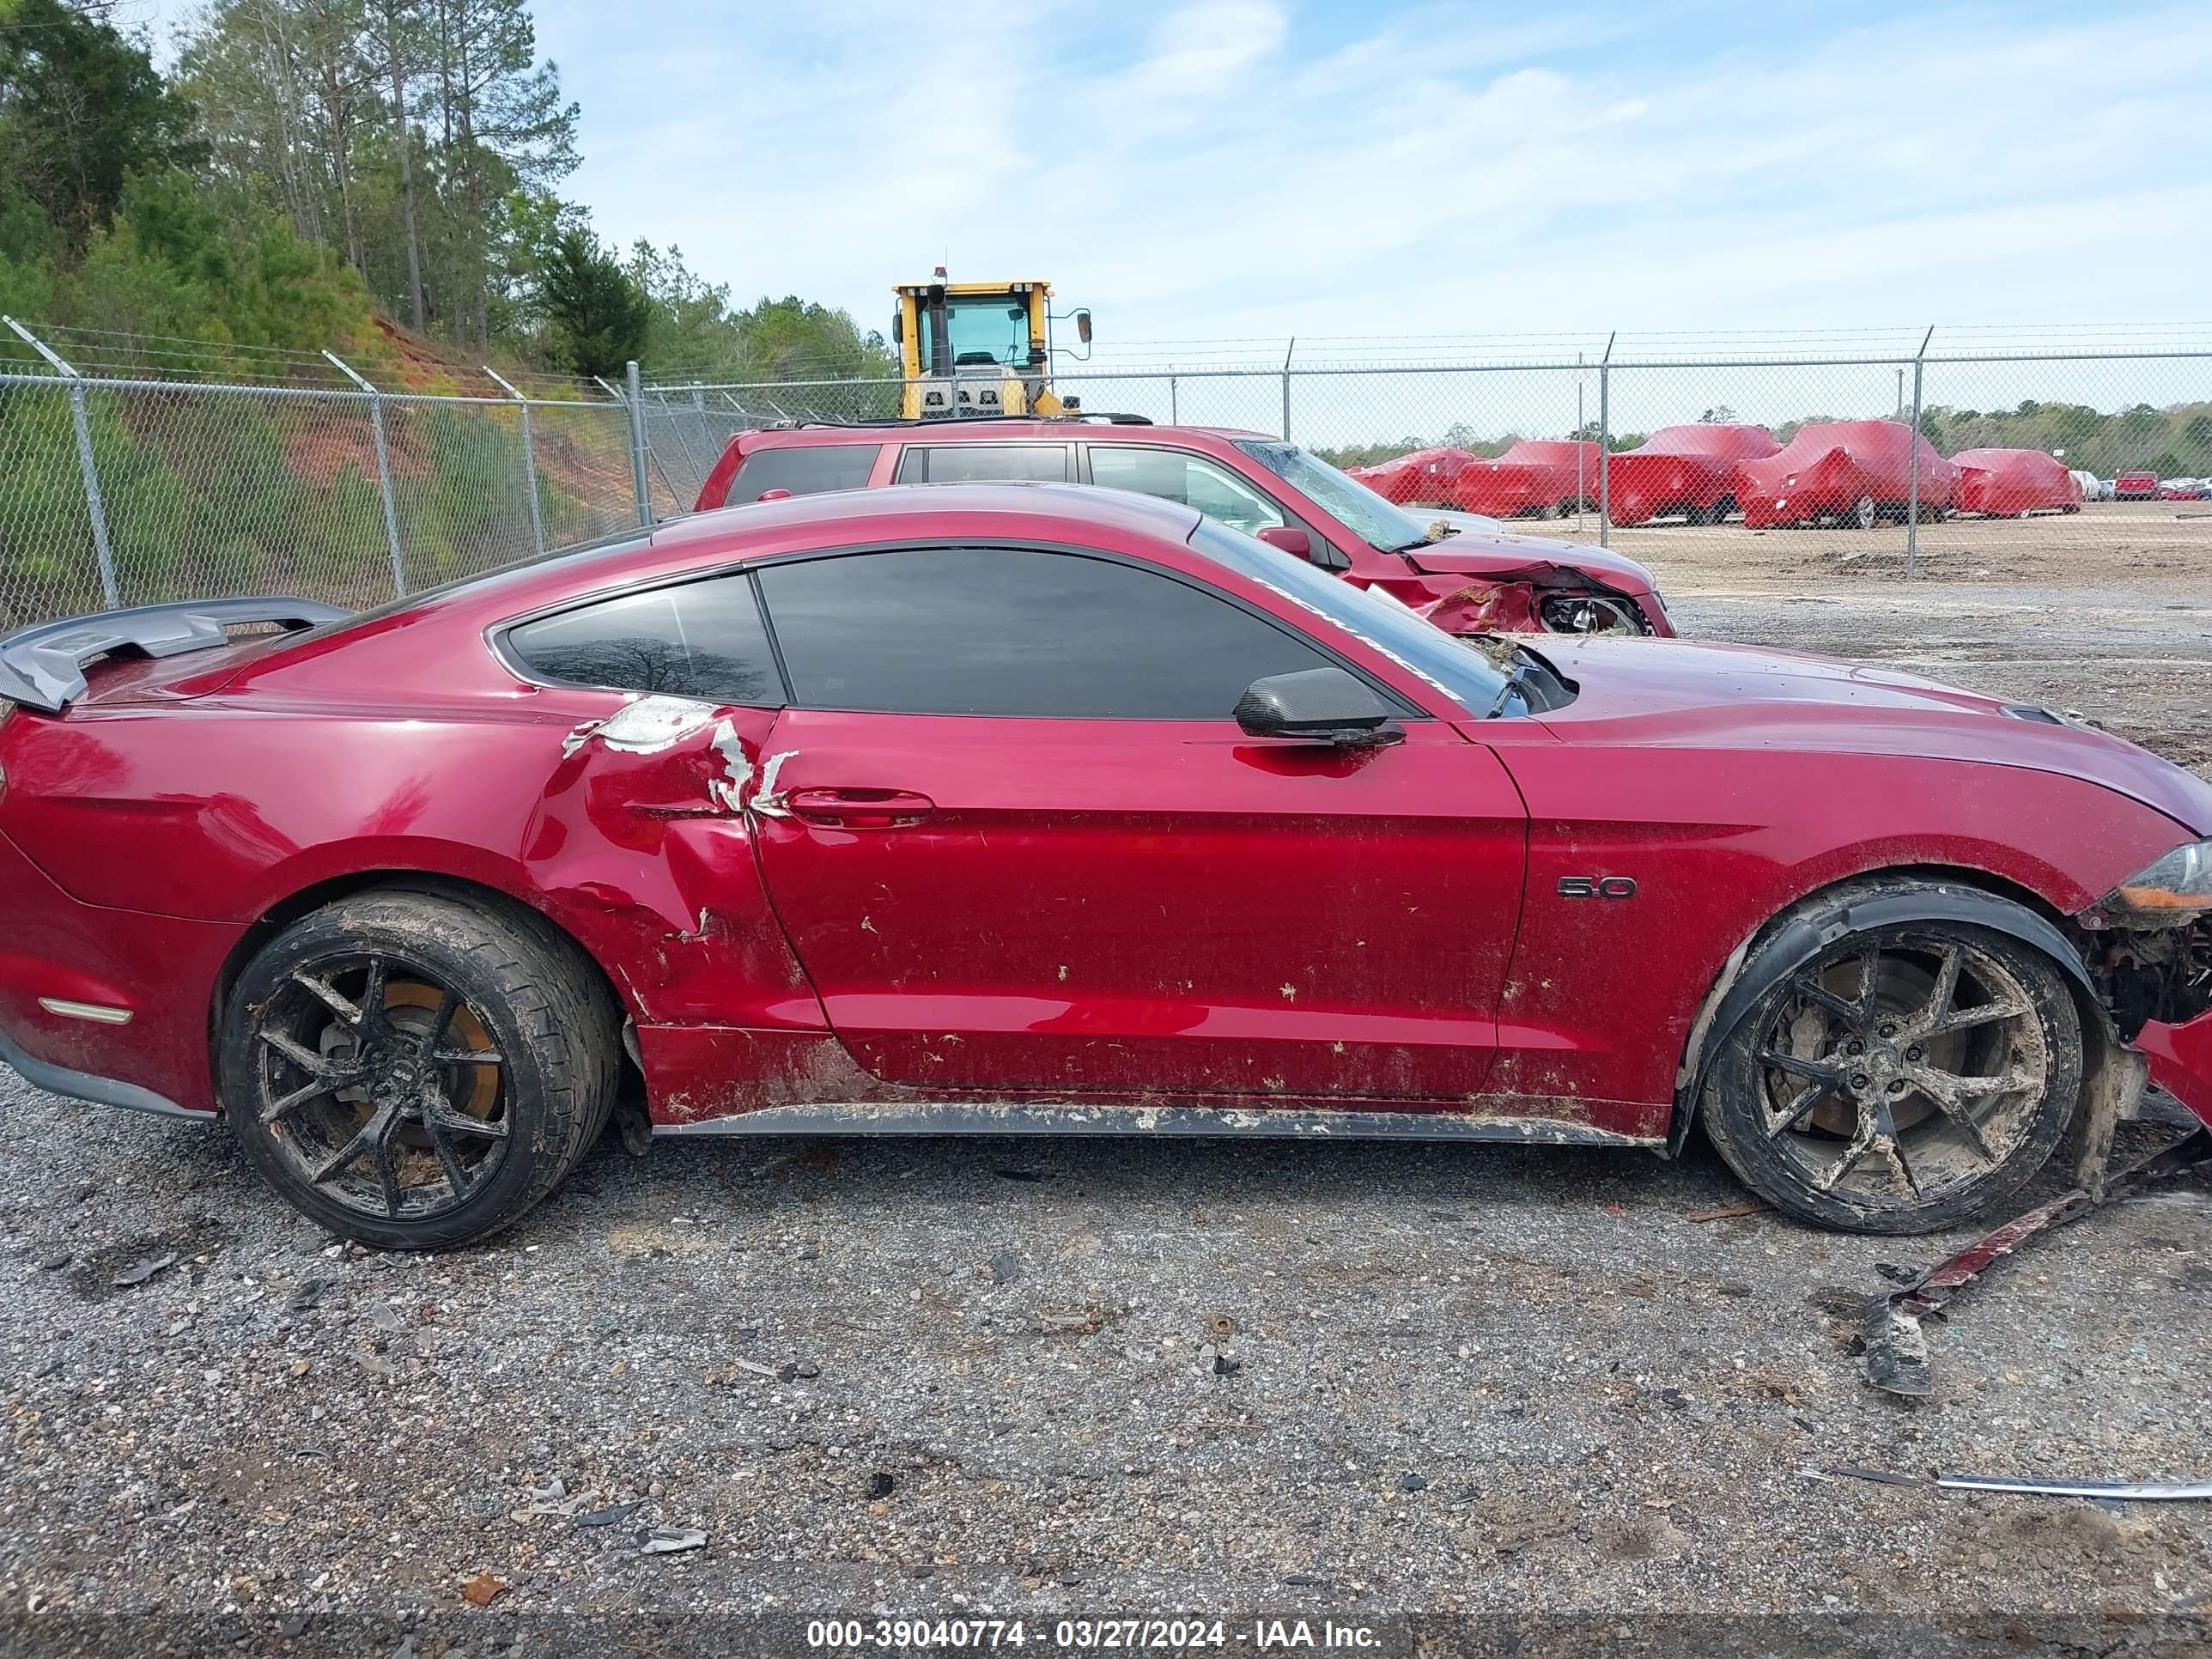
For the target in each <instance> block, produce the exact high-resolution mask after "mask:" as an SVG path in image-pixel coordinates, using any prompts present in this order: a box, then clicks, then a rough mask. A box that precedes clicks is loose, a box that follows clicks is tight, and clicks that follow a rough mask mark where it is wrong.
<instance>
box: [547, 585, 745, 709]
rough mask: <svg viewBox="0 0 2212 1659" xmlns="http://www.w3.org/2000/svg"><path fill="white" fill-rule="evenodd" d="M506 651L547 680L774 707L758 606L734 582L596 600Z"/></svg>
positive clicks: (553, 620) (553, 619)
mask: <svg viewBox="0 0 2212 1659" xmlns="http://www.w3.org/2000/svg"><path fill="white" fill-rule="evenodd" d="M507 649H508V650H509V651H511V652H512V653H513V654H514V656H515V658H516V659H517V660H519V661H520V662H521V663H522V664H523V665H525V666H526V667H528V668H529V669H530V670H531V671H532V672H534V673H537V674H541V675H543V676H544V678H547V679H549V680H564V681H567V682H568V683H570V684H576V685H603V686H606V687H608V688H610V689H611V690H617V691H658V692H663V693H665V694H666V695H668V696H676V697H697V698H700V699H702V701H705V702H750V703H779V702H782V701H783V684H782V682H781V680H780V679H779V678H777V676H776V671H775V657H774V655H773V654H772V653H770V652H769V645H768V632H767V630H766V629H764V628H763V627H762V625H761V617H760V606H759V605H757V603H756V602H755V601H754V599H753V589H752V584H751V583H750V581H748V580H746V579H745V578H744V576H741V575H739V576H715V577H712V578H710V579H708V580H706V581H698V582H686V583H685V584H684V586H680V587H663V588H656V589H655V590H653V592H649V593H631V594H627V595H625V596H623V598H621V599H603V600H601V601H600V602H599V604H597V605H583V606H581V607H580V608H578V609H577V610H574V611H562V613H561V614H560V615H559V616H557V617H544V618H543V619H542V620H540V621H538V622H533V623H523V624H522V626H521V627H520V628H515V629H509V630H508V632H507Z"/></svg>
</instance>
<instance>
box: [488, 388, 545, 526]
mask: <svg viewBox="0 0 2212 1659" xmlns="http://www.w3.org/2000/svg"><path fill="white" fill-rule="evenodd" d="M483 372H484V373H485V374H488V375H490V377H491V380H492V383H493V384H494V385H495V386H498V387H499V389H500V390H501V392H505V393H507V396H508V397H510V398H513V399H514V401H515V402H516V403H517V404H520V406H521V409H522V484H523V488H524V489H527V490H528V491H529V492H530V540H531V544H532V546H534V547H535V548H537V550H538V551H539V552H540V553H543V552H544V550H545V515H544V512H543V511H542V510H541V509H540V508H539V507H538V453H537V451H536V450H535V449H533V448H532V447H531V441H530V399H529V398H526V397H524V396H523V395H522V394H521V393H520V392H517V391H516V390H515V389H514V388H513V386H509V385H508V384H507V382H506V381H505V380H501V379H500V378H499V376H498V375H496V374H492V370H491V365H490V364H489V363H486V364H484V365H483Z"/></svg>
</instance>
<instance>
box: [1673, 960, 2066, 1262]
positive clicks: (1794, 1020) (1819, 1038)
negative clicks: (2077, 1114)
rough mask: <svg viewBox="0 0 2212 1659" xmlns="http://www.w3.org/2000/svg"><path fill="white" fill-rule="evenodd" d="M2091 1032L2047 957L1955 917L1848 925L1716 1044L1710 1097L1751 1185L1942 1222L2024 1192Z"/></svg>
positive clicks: (1791, 1206)
mask: <svg viewBox="0 0 2212 1659" xmlns="http://www.w3.org/2000/svg"><path fill="white" fill-rule="evenodd" d="M2081 1066H2082V1054H2081V1023H2080V1018H2079V1016H2078V1014H2077V1013H2076V1012H2075V1006H2074V1000H2073V997H2072V995H2071V994H2070V992H2069V988H2068V987H2067V984H2066V981H2065V980H2064V978H2063V976H2062V975H2061V974H2060V972H2059V970H2058V969H2057V967H2056V965H2055V964H2053V963H2051V960H2050V959H2049V958H2048V957H2045V956H2044V955H2043V954H2042V953H2041V952H2040V951H2036V950H2034V949H2033V948H2032V947H2030V946H2028V945H2025V944H2023V943H2021V941H2019V940H2017V939H2013V938H2011V937H2009V936H2008V935H2007V934H2003V933H1996V932H1992V931H1991V930H1990V929H1988V928H1984V927H1972V926H1970V925H1966V924H1962V923H1955V922H1948V921H1926V922H1911V923H1902V924H1899V925H1896V926H1893V927H1881V928H1877V929H1873V930H1869V931H1867V932H1863V933H1855V934H1847V935H1845V936H1844V937H1843V938H1841V939H1836V940H1834V941H1833V942H1832V943H1831V944H1830V945H1828V946H1827V947H1826V949H1824V950H1823V951H1821V953H1820V955H1819V956H1817V957H1814V959H1813V960H1812V961H1811V962H1809V963H1806V964H1805V965H1804V966H1803V967H1802V968H1800V969H1797V970H1796V972H1794V973H1791V974H1789V975H1784V977H1783V979H1782V980H1781V981H1780V982H1779V983H1778V984H1777V985H1776V986H1775V987H1773V988H1772V989H1771V990H1770V991H1769V992H1768V993H1767V994H1766V995H1765V997H1764V998H1762V999H1761V1000H1760V1001H1759V1004H1758V1005H1757V1006H1755V1007H1753V1009H1752V1010H1751V1012H1749V1013H1748V1014H1747V1016H1746V1017H1745V1018H1743V1020H1742V1021H1741V1023H1740V1024H1737V1026H1736V1027H1735V1030H1733V1031H1732V1032H1731V1033H1729V1036H1728V1037H1727V1038H1726V1039H1725V1041H1723V1043H1722V1044H1721V1045H1720V1048H1719V1049H1718V1051H1717V1054H1715V1056H1714V1060H1713V1063H1712V1065H1711V1067H1710V1068H1709V1069H1708V1072H1707V1074H1706V1077H1707V1081H1706V1085H1705V1091H1704V1096H1703V1100H1702V1102H1701V1112H1702V1115H1703V1119H1704V1121H1705V1129H1706V1133H1707V1134H1708V1135H1709V1136H1710V1138H1711V1140H1712V1142H1713V1145H1714V1146H1715V1147H1716V1148H1717V1150H1718V1151H1719V1152H1720V1154H1721V1156H1722V1157H1723V1158H1725V1159H1726V1160H1727V1161H1728V1164H1729V1167H1730V1168H1731V1169H1733V1170H1735V1172H1736V1174H1737V1175H1738V1176H1740V1177H1741V1179H1742V1181H1743V1182H1744V1184H1745V1185H1746V1186H1747V1187H1749V1188H1751V1189H1752V1190H1753V1192H1755V1193H1757V1194H1759V1196H1760V1197H1762V1198H1764V1199H1765V1200H1768V1201H1769V1202H1770V1203H1772V1204H1774V1205H1775V1206H1777V1207H1778V1208H1781V1209H1784V1210H1787V1211H1789V1212H1790V1213H1791V1214H1793V1215H1797V1216H1802V1217H1803V1218H1806V1219H1807V1220H1808V1221H1815V1222H1819V1223H1820V1224H1822V1225H1826V1226H1831V1227H1838V1228H1842V1229H1844V1230H1846V1231H1853V1232H1871V1233H1916V1232H1929V1231H1936V1229H1939V1228H1943V1227H1949V1226H1954V1225H1958V1224H1959V1223H1960V1222H1962V1221H1965V1220H1967V1219H1968V1218H1972V1217H1973V1216H1976V1215H1978V1214H1980V1213H1982V1212H1984V1211H1987V1210H1990V1209H1991V1208H1994V1207H1995V1206H1997V1205H1998V1204H2000V1203H2002V1202H2003V1201H2004V1200H2008V1199H2010V1198H2012V1197H2014V1196H2015V1194H2018V1193H2019V1191H2020V1190H2021V1188H2023V1187H2024V1186H2026V1185H2027V1182H2029V1181H2030V1180H2032V1179H2033V1177H2034V1176H2035V1174H2036V1172H2037V1171H2038V1170H2040V1169H2041V1168H2042V1167H2043V1165H2044V1164H2045V1163H2046V1162H2047V1161H2048V1160H2049V1158H2050V1157H2051V1152H2052V1151H2053V1150H2054V1149H2055V1148H2056V1147H2057V1145H2058V1143H2059V1140H2060V1139H2061V1137H2062V1136H2063V1133H2064V1132H2065V1129H2066V1125H2067V1121H2068V1120H2069V1117H2070V1116H2071V1115H2072V1113H2073V1109H2074V1104H2075V1100H2076V1098H2077V1097H2078V1096H2079V1094H2080V1091H2081Z"/></svg>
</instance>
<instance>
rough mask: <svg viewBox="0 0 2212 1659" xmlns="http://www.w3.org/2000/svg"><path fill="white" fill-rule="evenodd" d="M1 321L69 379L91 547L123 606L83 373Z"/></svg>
mask: <svg viewBox="0 0 2212 1659" xmlns="http://www.w3.org/2000/svg"><path fill="white" fill-rule="evenodd" d="M0 322H4V323H6V324H7V325H8V326H9V327H10V328H12V329H14V330H15V333H16V335H17V336H18V337H20V338H21V340H22V342H23V343H24V344H26V345H27V346H29V347H30V348H31V349H32V350H33V351H35V352H37V353H38V354H39V356H41V357H43V358H45V359H46V362H48V363H49V364H51V365H52V367H53V369H54V371H55V373H57V374H60V375H61V376H63V378H64V379H65V380H68V381H69V391H70V419H71V420H72V421H74V422H76V465H77V471H78V473H79V474H80V475H81V476H82V478H83V480H84V505H85V510H86V512H87V513H89V514H90V515H91V519H92V550H93V554H94V556H95V557H97V558H98V559H99V561H100V596H101V598H103V599H106V602H107V608H108V609H109V610H110V611H113V610H115V609H117V608H118V607H119V606H120V605H122V603H123V595H122V591H121V590H120V589H119V588H118V586H116V582H115V550H114V549H113V548H112V547H111V546H109V545H108V541H107V504H106V502H105V501H102V500H100V468H99V466H98V465H97V464H96V463H95V462H94V460H93V458H92V415H91V412H90V411H89V410H88V409H87V408H86V407H85V401H84V376H83V375H82V374H78V373H77V372H76V369H74V368H71V367H70V365H69V364H67V363H65V362H63V361H62V360H61V358H60V356H58V355H57V354H56V353H54V352H52V351H50V350H49V349H47V348H46V342H45V341H43V340H41V339H40V338H39V337H38V336H37V335H35V334H33V333H32V332H31V331H30V330H29V329H27V328H25V327H24V326H23V325H22V324H21V323H19V322H17V321H16V320H15V319H14V318H13V317H0Z"/></svg>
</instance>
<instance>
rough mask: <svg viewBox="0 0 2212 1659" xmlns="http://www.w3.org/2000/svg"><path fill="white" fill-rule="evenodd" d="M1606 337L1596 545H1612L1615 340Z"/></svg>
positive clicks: (1600, 383)
mask: <svg viewBox="0 0 2212 1659" xmlns="http://www.w3.org/2000/svg"><path fill="white" fill-rule="evenodd" d="M1618 337H1619V333H1618V331H1615V332H1614V333H1613V334H1608V335H1607V336H1606V337H1605V356H1603V357H1601V358H1600V359H1599V360H1598V365H1597V544H1598V545H1599V546H1600V547H1609V546H1611V545H1612V544H1613V341H1614V340H1615V339H1616V338H1618Z"/></svg>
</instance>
